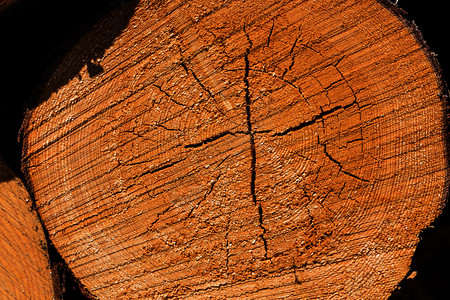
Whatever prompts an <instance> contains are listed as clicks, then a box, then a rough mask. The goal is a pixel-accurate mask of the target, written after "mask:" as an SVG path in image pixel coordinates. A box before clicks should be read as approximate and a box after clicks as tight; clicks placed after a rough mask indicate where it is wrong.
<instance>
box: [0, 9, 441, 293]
mask: <svg viewBox="0 0 450 300" xmlns="http://www.w3.org/2000/svg"><path fill="white" fill-rule="evenodd" d="M125 2H130V1H119V0H78V1H75V0H63V1H62V0H19V1H18V2H17V3H16V4H14V5H13V6H12V7H10V8H9V9H7V10H4V11H0V72H1V75H0V156H1V157H3V159H4V160H5V161H6V162H7V163H8V165H9V166H10V167H12V169H13V170H14V171H15V172H16V174H18V175H19V176H21V177H22V178H23V174H22V173H21V171H20V159H21V145H20V143H19V142H18V132H19V129H20V126H21V123H22V119H23V113H24V110H25V108H26V107H27V106H29V105H30V103H31V98H32V97H31V95H32V94H33V91H36V88H37V86H39V84H40V83H41V82H45V78H46V74H48V69H49V67H50V66H54V65H55V63H56V62H57V61H58V59H60V58H61V57H62V56H63V55H64V53H66V52H67V51H68V50H69V49H70V48H71V47H72V46H73V45H74V44H75V43H76V42H77V41H78V40H79V38H80V37H81V36H82V35H83V33H85V32H86V31H87V30H88V29H89V28H90V27H92V25H93V24H94V23H95V20H97V19H99V18H100V17H102V16H103V15H105V14H107V13H108V12H110V11H112V10H113V9H115V8H117V7H120V6H123V5H125ZM135 2H136V1H135ZM398 6H399V7H400V8H402V9H403V10H405V11H406V12H407V14H406V16H405V17H406V19H408V20H410V21H415V23H416V24H417V26H418V28H419V30H420V31H421V32H422V34H423V37H424V39H425V41H426V42H427V44H428V46H429V47H430V49H431V50H432V51H433V52H435V53H437V54H438V57H437V58H438V60H439V62H440V65H441V67H442V73H443V77H444V78H449V76H450V45H449V44H450V43H449V42H448V37H447V34H448V32H449V29H450V25H449V23H448V21H447V20H449V17H448V9H447V5H446V1H442V0H428V1H424V0H421V1H420V0H399V1H398ZM122 17H124V16H122ZM126 18H127V17H126V16H125V17H124V24H123V25H125V23H126V22H125V21H126ZM119 29H120V28H119ZM119 31H120V30H119ZM119 31H117V32H116V33H115V34H119V33H120V32H119ZM110 38H111V40H110V41H109V42H112V41H113V39H114V38H115V36H114V34H113V35H112V36H110ZM107 46H108V41H106V42H104V43H103V44H101V45H99V46H98V49H96V51H97V54H95V55H97V56H98V55H101V54H102V50H104V48H105V47H107ZM91 58H94V57H89V56H87V57H84V58H83V60H84V61H78V62H77V63H78V64H79V65H80V66H83V64H84V63H89V61H90V59H91ZM91 67H92V66H91ZM99 71H101V70H99ZM70 76H73V74H69V77H70ZM63 80H66V79H63ZM449 210H450V208H449V207H446V208H445V209H444V211H443V213H442V215H441V216H440V217H439V218H438V219H437V220H436V221H435V222H434V223H433V228H429V229H427V230H425V231H424V232H422V234H421V242H420V244H419V246H418V248H417V251H416V253H415V255H414V258H413V262H412V266H411V271H410V273H409V274H408V276H407V277H409V278H410V279H407V278H405V279H404V280H403V281H402V282H401V283H400V285H399V287H398V288H397V290H396V291H394V293H393V294H392V296H391V297H390V300H399V299H450V211H449ZM49 253H50V259H51V261H52V268H53V270H54V272H53V273H54V274H58V276H57V277H56V278H55V280H57V281H58V282H57V283H56V285H55V286H56V288H57V290H59V294H60V296H61V298H62V299H80V300H82V299H88V297H89V295H88V294H86V292H83V291H82V289H80V288H79V287H78V284H77V283H76V281H75V280H74V279H73V277H72V276H71V274H70V271H69V270H68V269H67V267H66V265H65V264H64V262H63V260H62V259H61V257H59V255H58V253H57V252H56V250H55V249H54V248H53V247H52V245H51V244H49ZM414 275H415V276H414Z"/></svg>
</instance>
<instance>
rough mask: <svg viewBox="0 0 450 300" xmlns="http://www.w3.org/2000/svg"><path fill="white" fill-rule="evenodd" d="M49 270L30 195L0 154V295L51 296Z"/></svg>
mask: <svg viewBox="0 0 450 300" xmlns="http://www.w3.org/2000/svg"><path fill="white" fill-rule="evenodd" d="M51 273H52V272H51V270H50V266H49V260H48V253H47V242H46V240H45V235H44V232H43V230H42V225H41V223H40V221H39V218H38V216H37V213H36V211H35V210H34V209H33V206H32V202H31V197H30V195H29V194H28V192H27V190H26V189H25V186H24V185H23V183H22V182H21V181H20V179H19V178H18V177H17V176H16V175H15V174H13V172H12V171H11V170H10V169H9V168H8V167H7V166H6V164H5V163H4V162H3V160H2V159H1V158H0V299H23V300H27V299H42V300H44V299H48V300H50V299H54V297H55V293H54V289H53V281H52V275H51Z"/></svg>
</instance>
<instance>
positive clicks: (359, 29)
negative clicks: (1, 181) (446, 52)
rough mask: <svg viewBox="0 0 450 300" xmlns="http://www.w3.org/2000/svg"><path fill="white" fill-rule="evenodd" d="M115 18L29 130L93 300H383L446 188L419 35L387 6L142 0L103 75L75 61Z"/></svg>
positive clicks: (440, 107)
mask: <svg viewBox="0 0 450 300" xmlns="http://www.w3.org/2000/svg"><path fill="white" fill-rule="evenodd" d="M113 16H114V14H113V15H112V17H109V19H108V17H106V18H105V19H104V20H100V21H99V23H98V24H97V25H96V26H95V27H94V28H92V30H91V32H90V33H87V34H86V36H84V37H83V38H82V39H81V40H80V41H79V43H78V44H77V45H76V46H75V47H74V48H73V50H72V51H71V52H70V53H69V54H68V56H67V58H66V59H65V60H63V61H62V63H61V64H60V65H59V66H58V67H57V68H56V69H55V71H54V73H53V76H52V77H51V78H50V80H49V81H48V83H47V84H46V85H45V86H44V88H43V92H42V96H41V99H39V100H40V101H39V103H38V104H37V105H36V106H35V107H34V108H32V109H30V111H29V114H28V116H27V119H26V121H25V123H24V126H23V129H24V130H23V141H24V149H23V169H24V171H25V173H26V175H27V179H28V180H29V184H30V186H31V187H32V189H33V190H32V192H33V194H34V196H35V198H36V205H37V209H38V211H39V213H40V214H41V216H42V220H43V222H44V224H45V226H46V228H47V230H48V232H49V237H50V239H51V240H52V241H53V243H54V245H55V247H56V249H57V250H58V252H59V253H60V254H61V256H62V257H63V258H64V259H65V260H66V262H67V264H68V266H69V267H70V268H71V270H72V271H73V273H74V275H75V276H76V277H77V278H78V279H79V281H80V282H81V283H82V284H83V285H85V287H86V288H87V289H88V290H89V291H90V292H91V293H92V294H93V295H94V296H96V297H99V298H100V299H114V298H120V299H146V298H149V299H153V298H154V299H164V298H170V297H175V298H186V299H207V298H210V299H225V298H226V299H233V298H236V299H285V298H289V299H297V298H299V299H318V298H345V299H349V298H352V299H364V298H376V299H382V298H387V297H388V296H389V295H390V293H391V292H392V290H393V289H394V288H395V286H396V285H397V284H398V283H399V282H400V281H401V280H402V278H403V277H404V276H405V275H406V274H407V272H408V268H409V264H410V262H411V257H412V255H413V253H414V250H415V248H416V246H417V243H418V242H419V238H418V234H419V233H420V231H421V230H422V229H424V228H426V227H427V226H428V225H429V224H430V223H431V222H432V221H433V220H434V219H435V218H436V217H437V216H438V214H439V212H440V211H441V209H442V206H443V203H444V199H445V197H446V187H447V186H446V176H447V162H446V148H445V119H444V115H445V105H444V104H445V103H444V100H443V96H442V95H443V94H444V90H443V88H442V83H441V80H440V75H439V71H438V69H437V67H436V65H435V63H434V61H433V59H432V58H431V57H430V56H429V55H428V50H427V49H426V47H425V46H424V44H423V43H422V42H421V40H420V36H419V34H417V33H416V31H415V29H414V28H413V27H412V26H410V25H409V24H408V23H407V22H406V21H404V20H403V19H402V17H401V16H400V14H399V13H398V12H397V11H396V10H395V9H394V8H392V7H390V6H389V5H388V4H386V3H384V2H383V3H382V2H379V1H375V0H364V1H356V0H347V1H313V0H306V1H305V0H302V1H296V0H295V1H292V0H289V1H278V0H277V1H275V0H269V1H243V0H218V1H203V0H189V1H181V0H174V1H156V2H155V1H144V0H142V1H140V2H139V3H138V4H137V6H136V10H135V13H134V15H133V16H132V17H131V19H130V20H129V23H128V25H127V26H126V28H125V29H124V30H123V31H122V32H121V34H120V35H119V36H118V37H117V38H116V39H115V40H114V42H113V43H112V45H111V44H110V43H106V44H108V47H107V48H106V49H105V50H104V51H103V52H102V53H103V56H102V57H100V58H97V59H96V60H95V61H94V62H91V63H95V64H96V65H98V66H99V67H98V70H100V71H99V72H96V73H95V74H94V73H92V72H90V71H89V68H88V67H86V66H85V67H83V68H81V69H76V68H77V66H80V65H82V64H80V61H79V60H82V59H84V58H85V57H89V51H90V50H89V49H93V48H94V45H97V46H95V47H97V48H98V45H101V44H102V40H103V39H108V40H111V37H109V36H108V32H109V31H110V28H109V27H108V26H107V24H109V23H108V22H110V20H112V19H113ZM108 20H109V21H108ZM102 32H103V34H102ZM93 56H95V55H93ZM77 73H78V75H76V76H74V77H73V78H70V80H67V81H64V80H61V78H64V76H65V75H66V74H77ZM61 83H63V84H62V85H61Z"/></svg>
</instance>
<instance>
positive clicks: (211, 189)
mask: <svg viewBox="0 0 450 300" xmlns="http://www.w3.org/2000/svg"><path fill="white" fill-rule="evenodd" d="M220 176H221V174H219V175H218V176H217V177H216V178H215V179H214V180H213V181H212V183H211V186H210V188H209V190H208V191H207V192H206V193H205V195H204V196H203V198H202V199H200V201H198V202H197V204H196V205H195V206H194V207H193V208H192V209H191V210H190V211H189V213H188V215H187V216H186V219H189V218H190V217H191V215H192V213H193V212H194V210H195V209H196V208H197V207H199V206H200V204H201V203H202V202H203V201H205V200H206V197H208V196H209V195H210V194H211V193H212V191H213V190H214V186H215V185H216V183H217V181H219V178H220Z"/></svg>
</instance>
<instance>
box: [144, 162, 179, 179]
mask: <svg viewBox="0 0 450 300" xmlns="http://www.w3.org/2000/svg"><path fill="white" fill-rule="evenodd" d="M181 161H183V159H180V160H177V161H174V162H170V163H167V164H165V165H162V166H158V167H156V168H152V169H150V170H148V171H146V172H144V173H142V174H141V175H140V176H144V175H147V174H154V173H156V172H159V171H162V170H165V169H168V168H170V167H173V166H174V165H176V164H178V163H180V162H181Z"/></svg>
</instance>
